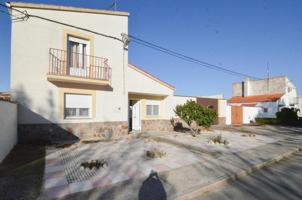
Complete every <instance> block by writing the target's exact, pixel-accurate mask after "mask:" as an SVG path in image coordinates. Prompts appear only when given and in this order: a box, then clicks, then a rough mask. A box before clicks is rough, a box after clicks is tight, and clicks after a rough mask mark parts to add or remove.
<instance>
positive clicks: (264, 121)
mask: <svg viewBox="0 0 302 200" xmlns="http://www.w3.org/2000/svg"><path fill="white" fill-rule="evenodd" d="M255 120H256V123H257V124H259V125H265V124H268V125H276V124H278V121H277V119H275V118H260V117H258V118H256V119H255Z"/></svg>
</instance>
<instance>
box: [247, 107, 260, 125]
mask: <svg viewBox="0 0 302 200" xmlns="http://www.w3.org/2000/svg"><path fill="white" fill-rule="evenodd" d="M260 113H262V108H259V107H247V106H243V123H244V124H249V123H251V122H255V118H257V117H259V115H260Z"/></svg>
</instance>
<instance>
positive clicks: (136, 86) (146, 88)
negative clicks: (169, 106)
mask: <svg viewBox="0 0 302 200" xmlns="http://www.w3.org/2000/svg"><path fill="white" fill-rule="evenodd" d="M126 77H127V79H126V80H127V81H126V87H127V88H128V92H130V93H141V94H148V95H162V96H169V95H173V92H174V90H173V89H171V88H168V87H167V86H164V85H163V84H161V83H159V82H158V81H156V80H154V79H151V78H149V77H148V76H146V75H144V74H142V73H141V72H139V71H137V70H135V69H133V68H132V67H129V66H128V67H127V71H126Z"/></svg>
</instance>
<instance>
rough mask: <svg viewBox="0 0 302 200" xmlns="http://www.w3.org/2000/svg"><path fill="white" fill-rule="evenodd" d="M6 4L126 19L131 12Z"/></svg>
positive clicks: (47, 5) (34, 4) (20, 3)
mask: <svg viewBox="0 0 302 200" xmlns="http://www.w3.org/2000/svg"><path fill="white" fill-rule="evenodd" d="M6 4H7V6H9V7H15V8H18V7H19V8H32V9H44V10H57V11H69V12H82V13H93V14H105V15H117V16H126V17H128V16H129V15H130V14H129V12H124V11H111V10H101V9H92V8H80V7H72V6H58V5H50V4H36V3H24V2H7V3H6Z"/></svg>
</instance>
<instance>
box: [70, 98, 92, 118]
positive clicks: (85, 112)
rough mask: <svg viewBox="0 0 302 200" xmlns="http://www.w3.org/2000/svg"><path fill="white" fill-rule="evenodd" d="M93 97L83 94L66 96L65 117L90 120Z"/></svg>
mask: <svg viewBox="0 0 302 200" xmlns="http://www.w3.org/2000/svg"><path fill="white" fill-rule="evenodd" d="M91 106H92V97H91V95H82V94H65V107H64V116H65V118H66V119H70V118H90V117H91V109H92V108H91Z"/></svg>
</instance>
